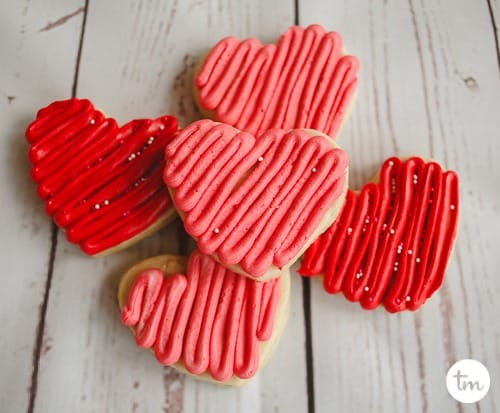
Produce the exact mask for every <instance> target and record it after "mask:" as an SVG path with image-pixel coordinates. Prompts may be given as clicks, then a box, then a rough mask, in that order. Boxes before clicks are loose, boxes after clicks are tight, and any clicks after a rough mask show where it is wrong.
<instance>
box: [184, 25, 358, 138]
mask: <svg viewBox="0 0 500 413" xmlns="http://www.w3.org/2000/svg"><path fill="white" fill-rule="evenodd" d="M358 69H359V62H358V59H357V58H356V57H354V56H349V55H345V54H344V52H343V44H342V38H341V36H340V35H339V34H338V33H335V32H326V31H325V30H324V29H323V28H322V27H321V26H318V25H312V26H309V27H307V28H306V29H304V28H302V27H299V26H294V27H291V28H289V29H288V30H287V31H286V32H285V33H284V34H283V35H282V36H281V37H280V39H279V41H278V43H277V44H276V45H275V44H267V45H262V44H261V43H260V42H259V41H258V40H256V39H246V40H243V41H240V40H239V39H237V38H235V37H226V38H224V39H222V40H221V41H220V42H219V43H217V45H216V46H215V47H214V48H213V49H212V50H211V51H210V52H209V53H208V55H207V56H206V57H205V58H204V59H202V61H201V62H200V63H199V65H198V69H197V70H196V75H195V81H194V95H195V99H196V101H197V103H198V106H199V107H200V109H201V111H202V113H203V115H204V116H205V117H208V118H211V119H214V120H217V121H220V122H224V123H227V124H229V125H233V126H234V127H236V128H238V129H240V130H242V131H246V132H249V133H252V134H255V135H260V134H262V133H263V132H264V131H266V130H268V129H293V128H310V129H315V130H318V131H321V132H324V133H326V134H327V135H329V136H331V137H332V138H334V137H336V135H337V133H338V131H339V128H340V126H341V125H342V122H343V120H344V118H345V117H346V116H347V112H348V111H349V109H350V105H351V103H352V101H353V97H354V93H355V91H356V86H357V74H358Z"/></svg>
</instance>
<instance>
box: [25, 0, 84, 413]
mask: <svg viewBox="0 0 500 413" xmlns="http://www.w3.org/2000/svg"><path fill="white" fill-rule="evenodd" d="M88 5H89V0H85V5H84V7H83V19H82V29H81V32H80V40H79V44H78V52H77V56H76V62H75V73H74V76H73V85H72V88H71V96H72V97H76V90H77V87H78V74H79V69H80V60H81V55H82V45H83V38H84V36H85V25H86V22H87V11H88ZM58 234H59V228H58V227H57V225H56V224H55V223H52V230H51V246H50V253H49V265H48V269H47V277H46V281H45V291H44V294H43V300H42V303H41V305H40V312H39V316H38V323H37V328H36V336H35V347H34V349H33V359H32V373H31V384H30V388H29V402H28V409H27V413H33V412H34V410H35V403H36V396H37V390H38V372H39V368H40V356H41V351H42V345H43V335H44V332H45V321H46V317H47V309H48V304H49V299H50V288H51V286H52V277H53V274H54V262H55V258H56V251H57V237H58Z"/></svg>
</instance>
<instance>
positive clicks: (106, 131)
mask: <svg viewBox="0 0 500 413" xmlns="http://www.w3.org/2000/svg"><path fill="white" fill-rule="evenodd" d="M176 130H177V119H176V118H174V117H172V116H163V117H160V118H158V119H155V120H151V119H142V120H133V121H131V122H129V123H127V124H126V125H124V126H122V127H118V125H117V123H116V121H115V120H114V119H112V118H106V117H105V116H104V115H103V114H102V113H101V112H100V111H98V110H95V109H94V106H93V105H92V103H91V102H90V101H88V100H85V99H83V100H80V99H69V100H64V101H58V102H54V103H52V104H51V105H49V106H47V107H45V108H43V109H41V110H40V111H39V112H38V114H37V118H36V120H35V121H33V122H32V123H31V124H30V125H29V126H28V128H27V130H26V138H27V140H28V142H29V143H30V149H29V159H30V161H31V162H32V164H33V168H32V170H31V176H32V178H33V180H34V181H35V182H36V183H37V184H38V195H39V196H40V198H42V199H43V200H44V201H45V202H46V210H47V213H48V214H49V215H50V216H52V217H53V218H54V220H55V222H56V223H57V224H58V225H59V226H60V227H62V228H65V229H66V234H67V238H68V240H69V241H71V242H74V243H78V244H80V247H81V248H82V250H83V251H85V252H86V253H88V254H91V255H94V254H98V253H100V252H103V251H104V250H107V249H109V248H112V247H114V246H116V245H118V244H120V243H122V242H124V241H126V240H128V239H130V238H132V237H133V236H135V235H137V234H139V233H140V232H142V231H144V230H146V229H147V228H148V227H150V226H151V225H152V224H154V223H155V222H156V221H157V220H158V219H160V218H161V217H162V216H163V215H165V214H166V212H167V211H168V210H169V209H170V208H171V207H172V205H171V202H170V199H169V196H168V192H167V191H166V190H165V188H164V186H163V184H162V179H161V178H162V171H163V159H162V158H163V150H164V148H165V145H166V144H167V142H168V141H169V140H170V139H171V137H172V136H173V134H174V132H175V131H176Z"/></svg>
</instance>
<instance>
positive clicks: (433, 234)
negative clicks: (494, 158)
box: [299, 157, 459, 312]
mask: <svg viewBox="0 0 500 413" xmlns="http://www.w3.org/2000/svg"><path fill="white" fill-rule="evenodd" d="M458 207H459V197H458V177H457V175H456V173H455V172H453V171H446V172H443V171H442V169H441V167H440V166H439V164H437V163H435V162H427V163H426V162H424V161H423V160H422V159H420V158H417V157H413V158H409V159H407V160H406V161H401V160H400V159H399V158H390V159H388V160H387V161H386V162H385V163H384V165H383V166H382V169H381V171H380V183H369V184H367V185H365V186H364V187H363V189H362V190H361V192H360V193H359V195H357V194H356V193H355V192H353V191H349V192H348V194H347V197H346V203H345V205H344V207H343V210H342V213H341V214H340V216H339V218H338V219H337V221H336V222H335V223H334V224H333V225H332V226H331V227H330V228H329V229H328V231H326V232H325V233H324V234H323V235H321V236H320V237H319V238H318V239H317V240H316V241H315V242H314V243H313V244H312V245H311V247H310V248H309V249H308V250H307V252H306V254H305V255H304V260H303V264H302V267H301V268H300V269H299V272H300V273H301V274H302V275H305V276H314V275H319V274H322V275H323V276H324V280H323V281H324V288H325V290H326V291H327V292H329V293H331V294H334V293H338V292H343V293H344V295H345V296H346V298H347V299H348V300H351V301H359V302H360V303H361V305H362V306H363V307H364V308H367V309H372V308H375V307H377V306H378V305H380V304H383V305H384V306H385V308H386V309H387V310H388V311H390V312H397V311H402V310H405V309H409V310H416V309H417V308H419V307H420V306H421V305H422V304H423V303H424V302H425V301H426V299H427V298H429V297H430V296H431V295H432V294H433V293H434V292H435V291H436V290H437V289H438V288H439V287H440V286H441V284H442V282H443V279H444V275H445V270H446V265H447V262H448V259H449V256H450V254H451V250H452V247H453V242H454V240H455V236H456V231H457V224H458Z"/></svg>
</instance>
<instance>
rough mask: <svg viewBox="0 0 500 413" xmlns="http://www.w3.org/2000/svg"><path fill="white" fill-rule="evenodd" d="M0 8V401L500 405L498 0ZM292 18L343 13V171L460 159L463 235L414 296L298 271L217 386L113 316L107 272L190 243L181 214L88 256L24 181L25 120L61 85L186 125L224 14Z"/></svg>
mask: <svg viewBox="0 0 500 413" xmlns="http://www.w3.org/2000/svg"><path fill="white" fill-rule="evenodd" d="M296 6H298V10H297V11H298V13H297V15H295V7H296ZM0 16H1V19H2V23H3V25H2V29H1V30H2V36H0V51H1V52H2V64H1V65H0V93H1V95H0V124H1V125H2V131H1V132H0V159H1V161H2V165H3V166H4V171H3V172H2V174H0V183H1V187H2V194H1V195H0V196H1V198H0V199H1V201H2V205H3V206H4V208H2V210H0V225H1V228H2V231H1V233H0V239H1V241H2V259H3V263H4V267H3V270H4V277H3V285H2V288H1V289H0V321H1V323H2V327H3V328H2V333H1V334H0V348H1V349H2V350H1V351H0V365H1V368H0V406H2V407H1V408H0V410H1V411H3V410H5V411H9V412H11V411H12V412H17V411H27V412H28V413H29V412H32V411H36V412H58V411H84V412H87V411H99V412H103V411H110V412H115V411H120V412H121V411H123V412H127V411H131V412H158V411H164V412H182V411H186V412H225V411H227V412H252V413H253V412H259V411H262V412H268V411H270V412H277V411H282V412H295V411H298V412H304V411H309V412H314V411H317V412H331V411H342V412H346V413H350V412H360V411H363V412H401V411H405V412H409V413H412V412H429V413H433V412H436V411H446V412H482V413H484V412H486V413H489V412H496V411H498V410H500V391H499V387H498V385H497V384H498V382H499V380H500V329H499V327H498V322H497V320H496V314H498V313H500V303H499V302H498V300H497V297H498V295H499V293H500V281H499V278H498V268H500V256H499V254H498V252H497V250H498V246H499V245H500V221H499V220H498V216H499V213H500V193H499V192H498V189H497V186H498V185H497V182H498V181H499V180H500V167H499V165H498V160H497V159H498V158H499V156H500V141H499V139H498V137H499V133H498V130H499V127H500V121H499V118H498V115H497V114H498V97H499V96H500V80H499V73H500V59H499V56H500V53H499V46H498V36H499V31H498V30H499V21H500V3H499V1H498V0H478V1H476V0H459V1H454V0H408V1H407V2H401V1H397V0H386V1H385V2H377V1H375V0H369V1H360V0H355V1H347V0H328V1H326V0H311V1H309V0H308V1H306V0H297V1H293V0H272V1H265V0H258V1H251V0H241V1H238V0H210V1H207V2H204V1H197V0H187V1H181V0H172V1H169V2H165V1H161V0H140V1H136V0H125V1H122V2H120V4H119V5H117V2H113V1H111V0H86V1H85V0H78V1H77V0H68V1H65V2H60V1H59V2H58V1H55V0H49V1H45V2H42V1H39V0H30V1H28V0H26V1H24V0H23V1H18V2H3V3H0ZM296 18H297V20H298V22H299V23H300V24H301V25H307V24H309V23H320V24H323V25H324V26H325V27H326V28H329V29H334V30H337V31H339V32H340V33H341V34H342V35H343V37H344V40H345V46H346V49H347V50H348V51H349V52H352V53H353V54H355V55H357V56H359V58H360V59H361V62H362V69H361V74H360V76H361V77H360V85H359V92H358V96H357V103H356V105H355V107H354V109H353V111H352V115H351V117H350V119H348V120H347V122H346V124H345V126H344V129H343V131H342V132H341V135H340V137H339V143H340V144H341V145H342V146H343V147H344V148H345V149H346V150H347V151H348V152H349V154H350V158H351V184H352V185H353V186H354V187H360V186H361V185H362V184H363V182H365V181H366V180H367V179H369V178H370V177H371V176H372V175H373V173H374V172H375V171H376V170H377V169H378V167H379V165H380V163H381V162H382V161H383V160H384V159H385V158H386V157H388V156H391V155H394V154H396V155H401V156H404V155H409V154H421V155H423V156H430V157H433V158H435V159H436V160H438V161H440V162H441V163H442V164H443V165H445V166H447V167H449V168H453V169H455V170H457V171H458V172H459V174H460V177H461V203H462V207H461V223H460V228H459V237H458V241H457V244H456V247H455V251H454V255H453V257H452V260H451V262H450V265H449V270H448V276H447V279H446V281H445V285H444V287H443V288H442V289H441V290H440V292H439V293H438V294H436V295H435V296H434V297H433V298H432V299H431V300H430V301H429V302H428V303H427V304H426V305H425V306H424V307H423V308H422V309H421V310H420V311H418V312H417V313H406V314H399V315H390V314H387V313H386V312H385V311H384V310H382V309H378V310H375V311H372V312H367V311H364V310H361V308H360V307H359V306H358V305H357V304H352V303H349V302H347V301H346V300H345V299H344V298H343V297H342V296H329V295H327V294H326V293H324V291H323V289H322V286H321V283H319V282H316V281H315V280H311V281H310V290H311V291H310V292H309V286H308V283H307V282H306V283H305V284H304V283H303V282H302V280H301V279H299V278H298V277H292V297H291V314H290V318H289V321H288V325H287V327H286V328H285V332H284V335H283V338H282V341H281V343H280V345H279V347H278V350H277V352H276V353H275V354H274V356H273V357H272V358H271V360H270V362H269V364H268V365H267V366H266V367H264V368H263V370H262V371H261V372H260V373H259V374H258V375H257V377H255V379H254V380H253V381H252V382H251V383H249V384H248V385H247V386H245V387H243V388H242V389H239V390H238V389H227V388H224V387H220V386H216V385H214V384H209V383H202V382H198V381H196V380H194V379H192V378H190V377H186V376H184V375H182V374H180V373H178V372H176V371H175V370H173V369H170V368H168V367H161V366H159V365H158V364H157V363H156V361H155V359H154V357H153V355H152V354H150V353H149V352H147V351H143V350H140V349H138V348H137V347H136V345H135V343H134V340H133V337H132V335H131V334H130V332H129V331H128V329H126V328H124V327H123V326H122V325H121V324H120V321H119V313H118V309H117V303H116V287H117V283H118V279H119V277H120V275H121V274H122V272H123V271H125V269H127V268H128V267H129V266H131V265H132V264H133V263H135V262H136V261H138V260H140V259H143V258H147V257H150V256H153V255H157V254H161V253H176V252H178V251H180V250H185V249H186V248H187V247H186V246H187V245H188V244H189V242H186V241H187V240H186V237H185V235H184V234H182V231H180V223H179V222H176V223H174V224H172V225H170V226H169V227H167V228H165V229H164V230H162V231H161V232H160V233H159V234H157V235H156V236H153V237H151V238H149V239H147V240H144V241H143V242H141V243H140V244H138V245H136V246H135V247H133V248H131V249H129V250H127V251H124V252H121V253H119V254H116V255H114V256H111V257H106V258H101V259H92V258H89V257H87V256H84V255H83V254H82V253H81V251H80V250H78V249H77V248H76V247H75V246H73V245H70V244H69V243H68V242H67V241H66V239H65V238H64V236H63V235H62V234H59V233H58V232H57V231H53V228H52V226H51V223H50V221H49V220H48V219H47V217H46V216H45V213H44V211H43V205H42V203H41V202H40V201H39V200H38V199H37V198H36V195H35V187H34V185H33V184H32V183H31V182H30V179H29V174H28V171H29V164H28V161H27V159H26V150H27V144H26V143H25V141H24V138H23V133H24V128H25V126H26V125H27V123H28V122H29V120H30V119H31V118H33V116H34V115H35V112H36V110H37V109H38V108H40V107H42V106H45V105H46V104H48V103H49V102H51V101H52V100H56V99H63V98H67V97H69V96H71V95H72V94H76V95H78V96H79V97H88V98H91V99H92V100H93V101H94V103H95V104H96V106H98V107H99V108H100V109H102V110H103V111H104V112H105V113H106V114H107V115H108V116H113V117H116V118H117V119H118V120H119V121H120V122H125V121H127V120H129V119H131V118H136V117H154V116H158V115H160V114H163V113H170V114H174V115H176V116H178V117H179V119H180V122H181V124H182V125H185V124H187V123H189V122H191V121H192V120H194V119H196V118H197V117H198V116H199V114H198V112H197V110H196V108H195V105H194V102H193V99H192V96H191V82H192V75H193V73H192V72H193V68H194V65H195V63H196V61H197V59H198V57H199V56H201V55H202V54H203V53H204V52H205V51H206V50H207V49H208V48H210V47H211V46H212V45H213V44H214V43H215V42H216V41H217V40H218V39H220V38H221V37H223V36H226V35H230V34H232V35H237V36H239V37H247V36H254V37H259V38H260V39H261V40H262V41H264V42H271V41H273V40H275V39H276V38H277V37H278V36H279V35H280V33H281V32H282V31H284V30H285V29H286V28H287V27H289V26H290V25H291V24H293V23H294V20H295V19H296ZM13 205H14V206H15V207H14V206H13ZM179 239H180V240H182V242H179ZM191 247H192V244H191ZM303 286H305V289H303ZM303 294H304V296H303ZM304 304H306V306H305V307H304ZM309 310H310V314H309ZM307 329H310V333H311V335H310V336H309V337H306V335H307ZM308 348H309V350H310V351H309V352H307V350H308ZM306 353H308V354H306ZM306 355H307V357H306ZM469 357H472V358H475V359H478V360H480V361H482V362H483V363H484V364H485V365H486V366H487V367H488V368H489V371H490V374H491V379H492V387H491V389H490V393H489V394H488V395H487V396H486V398H485V399H484V400H483V401H481V402H480V403H478V404H474V405H460V404H458V403H456V402H454V401H453V400H452V399H451V397H449V396H448V394H447V392H446V389H445V385H444V377H445V374H446V371H447V369H448V368H449V367H450V365H451V364H452V363H453V362H454V361H455V360H458V359H461V358H469ZM306 360H309V361H310V363H309V365H306ZM308 373H310V375H309V376H308ZM308 390H309V394H308Z"/></svg>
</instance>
